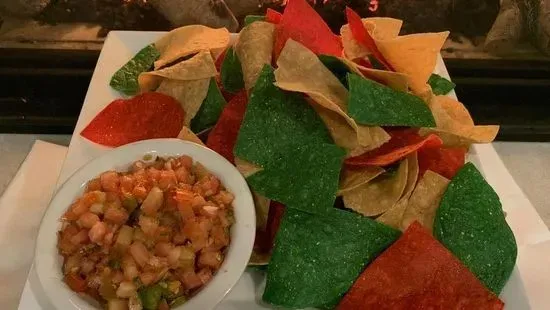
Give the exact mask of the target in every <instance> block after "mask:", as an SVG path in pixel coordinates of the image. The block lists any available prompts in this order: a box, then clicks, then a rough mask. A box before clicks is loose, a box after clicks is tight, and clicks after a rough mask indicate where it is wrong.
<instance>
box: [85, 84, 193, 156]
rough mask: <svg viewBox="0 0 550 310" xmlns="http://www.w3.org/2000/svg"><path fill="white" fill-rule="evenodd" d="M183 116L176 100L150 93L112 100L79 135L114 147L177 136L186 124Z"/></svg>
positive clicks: (183, 113)
mask: <svg viewBox="0 0 550 310" xmlns="http://www.w3.org/2000/svg"><path fill="white" fill-rule="evenodd" d="M184 116H185V112H184V111H183V109H182V108H181V106H180V104H179V102H178V101H177V100H176V99H174V98H172V97H170V96H167V95H164V94H161V93H155V92H149V93H144V94H141V95H137V96H135V97H133V98H130V99H117V100H115V101H113V102H111V103H110V104H109V105H108V106H107V107H105V109H103V110H102V111H101V112H99V114H97V115H96V117H95V118H94V119H93V120H92V121H91V122H90V123H89V124H88V126H86V128H84V130H82V132H80V135H81V136H83V137H84V138H86V139H88V140H90V141H93V142H95V143H98V144H101V145H105V146H111V147H117V146H121V145H124V144H128V143H131V142H136V141H141V140H147V139H157V138H175V137H177V136H178V133H179V132H180V130H181V128H182V127H183V118H184Z"/></svg>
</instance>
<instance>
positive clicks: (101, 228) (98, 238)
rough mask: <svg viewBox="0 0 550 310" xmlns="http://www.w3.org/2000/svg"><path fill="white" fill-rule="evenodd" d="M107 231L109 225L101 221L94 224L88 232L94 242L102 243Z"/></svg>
mask: <svg viewBox="0 0 550 310" xmlns="http://www.w3.org/2000/svg"><path fill="white" fill-rule="evenodd" d="M106 233H107V225H105V223H103V222H101V221H99V222H96V223H95V224H94V226H93V227H92V228H91V229H90V231H89V232H88V237H89V238H90V240H91V241H92V242H93V243H97V244H101V242H102V241H103V238H104V237H105V234H106Z"/></svg>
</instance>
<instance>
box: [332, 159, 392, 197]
mask: <svg viewBox="0 0 550 310" xmlns="http://www.w3.org/2000/svg"><path fill="white" fill-rule="evenodd" d="M384 171H385V170H384V169H382V168H380V167H373V166H367V167H364V168H359V169H350V168H346V167H344V168H343V170H342V173H341V175H340V185H339V189H338V193H337V195H338V196H342V195H343V194H345V193H346V192H349V191H351V190H353V189H356V188H357V187H359V186H361V185H364V184H366V183H368V182H370V181H372V180H373V179H374V178H376V177H378V176H379V175H381V174H382V173H384Z"/></svg>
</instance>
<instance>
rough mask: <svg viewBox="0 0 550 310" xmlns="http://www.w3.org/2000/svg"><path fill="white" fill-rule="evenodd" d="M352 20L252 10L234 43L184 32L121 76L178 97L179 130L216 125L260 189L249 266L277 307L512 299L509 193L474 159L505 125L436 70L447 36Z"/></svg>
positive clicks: (295, 7)
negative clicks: (489, 121) (498, 190)
mask: <svg viewBox="0 0 550 310" xmlns="http://www.w3.org/2000/svg"><path fill="white" fill-rule="evenodd" d="M346 16H347V18H348V23H349V24H346V25H344V26H343V27H342V29H341V33H340V34H335V33H332V32H331V31H330V29H329V27H328V26H327V25H326V23H325V22H324V21H323V20H322V19H321V17H320V16H319V15H317V13H316V12H315V11H314V10H313V9H312V8H311V7H310V5H309V4H308V3H307V2H306V1H305V0H292V1H289V2H288V4H287V6H286V8H285V11H284V12H283V13H282V14H280V13H278V12H275V11H272V10H269V11H268V13H267V15H266V16H250V17H248V18H246V19H245V21H246V24H245V27H244V28H243V29H242V31H241V32H240V33H239V34H238V36H237V37H236V40H230V35H229V33H227V31H225V30H224V29H211V28H208V27H204V26H187V27H183V28H179V29H176V30H174V31H172V32H170V33H169V34H167V35H166V36H164V37H162V38H161V39H160V40H159V41H157V42H155V43H154V44H152V45H150V46H148V47H147V48H145V49H144V50H142V51H140V53H138V55H136V57H135V58H134V59H133V60H131V61H130V62H129V63H128V64H127V65H125V66H124V67H123V68H121V69H120V70H119V72H117V73H116V74H115V76H114V77H113V80H112V82H111V86H113V87H114V88H115V89H118V90H120V91H122V92H124V93H127V94H128V93H131V92H132V91H134V92H138V89H137V88H139V92H147V91H155V92H159V93H163V94H166V95H169V96H172V97H173V98H175V99H176V100H177V101H178V102H179V103H180V105H181V107H182V109H183V110H184V111H185V114H184V115H185V117H184V119H183V124H181V127H182V130H181V132H180V134H179V137H181V138H182V139H186V140H190V141H195V142H200V141H199V140H198V138H197V136H196V135H195V134H198V133H199V132H200V131H203V130H205V129H208V128H212V130H211V131H210V134H209V135H208V138H207V139H206V141H205V142H206V146H207V147H209V148H211V149H213V150H215V151H216V152H218V153H219V154H221V155H222V156H224V157H225V158H227V159H228V160H229V161H230V162H232V163H233V164H234V165H235V166H236V167H237V168H238V169H239V171H240V172H241V173H242V174H243V176H244V177H245V178H246V180H247V182H248V184H249V186H250V188H251V190H252V192H253V194H254V200H255V204H256V214H257V235H256V244H255V251H254V253H253V255H252V257H251V261H250V263H251V264H254V265H258V264H259V265H266V264H268V267H267V285H266V288H265V292H264V294H263V300H264V301H265V302H267V303H270V304H273V305H276V306H280V307H285V308H291V309H297V308H307V307H317V308H334V307H338V308H339V309H384V308H388V309H390V308H392V305H404V307H406V305H410V302H414V305H415V307H417V308H426V309H428V308H441V307H445V308H453V307H455V306H456V307H459V305H458V304H457V303H460V305H462V306H464V305H468V307H471V308H483V307H492V309H493V308H494V309H499V308H502V306H503V303H502V302H501V301H500V300H499V299H498V296H497V295H498V294H499V293H500V291H501V289H502V287H503V285H504V284H505V283H506V281H507V280H508V277H509V276H510V273H511V270H512V268H513V266H514V264H515V259H516V255H517V247H516V244H515V240H514V237H513V234H512V232H511V230H510V228H509V227H508V225H507V224H506V221H505V218H504V213H503V212H502V208H501V205H500V202H499V200H498V196H496V194H495V193H494V191H493V190H492V189H491V187H490V186H489V185H488V184H487V182H486V181H485V180H484V179H483V177H482V176H481V174H480V173H479V172H478V171H477V169H476V168H475V167H474V166H473V165H472V164H470V163H468V164H466V163H465V162H466V153H467V151H468V148H469V147H470V145H471V144H473V143H489V142H491V141H493V139H494V138H495V136H496V134H497V132H498V126H477V125H475V124H474V122H473V120H472V118H471V116H470V114H469V113H468V111H467V110H466V108H465V107H464V105H462V104H461V103H460V102H458V101H457V100H455V99H453V98H452V97H448V96H447V95H448V93H449V92H451V91H452V89H453V88H454V84H453V83H452V82H450V81H449V80H447V79H445V78H444V77H441V76H439V75H436V74H433V72H434V70H435V69H436V64H437V62H438V57H439V50H440V48H441V46H442V45H443V42H444V41H445V39H446V38H447V35H448V32H441V33H419V34H412V35H404V36H400V35H399V32H400V28H401V25H402V22H401V21H400V20H396V19H391V18H365V19H361V18H360V17H359V16H358V15H357V14H356V13H355V12H353V11H352V10H350V9H349V8H348V9H347V10H346ZM136 85H137V86H139V87H137V86H136ZM226 100H227V103H226ZM188 127H189V128H190V129H189V128H188ZM236 207H238V206H236ZM402 231H406V233H405V234H403V235H401V232H402ZM400 236H401V237H400ZM396 240H397V241H396ZM448 267H449V268H451V269H448V270H446V268H448ZM385 275H387V276H385ZM464 279H466V280H467V282H464V283H462V281H464ZM388 281H391V283H390V282H388ZM399 283H401V284H399ZM465 283H466V284H465ZM447 288H450V289H447ZM388 301H392V302H393V303H392V304H388V303H387V302H388Z"/></svg>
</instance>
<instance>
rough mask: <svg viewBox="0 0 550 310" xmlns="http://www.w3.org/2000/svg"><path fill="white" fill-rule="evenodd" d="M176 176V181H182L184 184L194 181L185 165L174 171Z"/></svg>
mask: <svg viewBox="0 0 550 310" xmlns="http://www.w3.org/2000/svg"><path fill="white" fill-rule="evenodd" d="M175 174H176V178H177V179H178V182H181V183H184V184H191V183H193V181H194V179H195V178H194V176H193V175H192V174H191V173H189V170H187V168H185V167H183V166H182V167H179V168H177V169H176V171H175Z"/></svg>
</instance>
